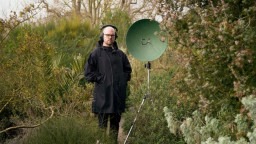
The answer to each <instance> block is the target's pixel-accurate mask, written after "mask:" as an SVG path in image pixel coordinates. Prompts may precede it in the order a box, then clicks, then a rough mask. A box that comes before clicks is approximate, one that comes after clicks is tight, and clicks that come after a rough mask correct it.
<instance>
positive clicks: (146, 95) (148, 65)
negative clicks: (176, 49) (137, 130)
mask: <svg viewBox="0 0 256 144" xmlns="http://www.w3.org/2000/svg"><path fill="white" fill-rule="evenodd" d="M145 67H146V68H147V69H148V89H147V93H146V94H145V96H144V98H143V100H142V102H141V104H140V107H139V109H138V111H137V113H136V116H135V118H134V120H133V123H132V126H131V128H130V130H129V132H128V134H127V136H126V138H125V141H124V144H126V142H127V140H128V138H129V136H130V134H131V131H132V129H133V126H134V124H135V122H136V120H137V117H138V114H139V112H140V110H141V108H142V105H143V104H144V101H145V99H146V98H147V97H148V96H149V95H150V92H149V77H150V71H149V70H150V68H151V64H150V62H148V63H147V64H145Z"/></svg>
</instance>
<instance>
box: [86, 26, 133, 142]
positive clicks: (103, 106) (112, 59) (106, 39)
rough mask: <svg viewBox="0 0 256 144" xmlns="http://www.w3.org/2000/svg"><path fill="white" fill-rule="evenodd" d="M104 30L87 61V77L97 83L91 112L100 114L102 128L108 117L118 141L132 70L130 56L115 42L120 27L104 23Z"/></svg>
mask: <svg viewBox="0 0 256 144" xmlns="http://www.w3.org/2000/svg"><path fill="white" fill-rule="evenodd" d="M101 30H102V33H101V36H100V40H99V41H98V44H97V46H96V48H95V49H94V50H93V51H92V53H91V54H90V55H89V58H88V60H87V62H86V66H85V78H86V80H87V81H89V82H94V84H95V87H94V93H93V96H94V97H93V102H92V112H93V113H95V114H97V115H98V121H99V127H100V128H107V122H108V118H109V119H110V130H111V131H112V132H113V133H114V135H115V138H116V140H117V138H118V130H119V122H120V120H121V114H122V113H123V112H124V110H125V100H126V87H127V81H129V80H130V78H131V72H132V69H131V65H130V62H129V60H128V58H127V56H126V55H125V53H123V52H122V51H121V50H119V49H118V46H117V43H116V41H115V40H116V38H117V28H116V27H115V26H113V25H105V26H103V27H102V29H101Z"/></svg>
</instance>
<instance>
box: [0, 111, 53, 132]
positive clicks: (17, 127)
mask: <svg viewBox="0 0 256 144" xmlns="http://www.w3.org/2000/svg"><path fill="white" fill-rule="evenodd" d="M47 109H50V110H51V115H50V116H49V117H48V118H47V119H46V120H44V121H42V122H40V123H39V124H35V125H21V126H14V127H9V128H6V129H4V130H2V131H0V134H1V133H4V132H7V131H9V130H13V129H20V128H35V127H38V126H40V125H42V124H44V123H45V122H47V121H48V120H49V119H51V118H52V117H53V115H54V110H53V107H49V108H47Z"/></svg>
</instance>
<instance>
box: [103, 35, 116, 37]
mask: <svg viewBox="0 0 256 144" xmlns="http://www.w3.org/2000/svg"><path fill="white" fill-rule="evenodd" d="M104 35H105V36H107V37H115V36H116V35H111V34H104Z"/></svg>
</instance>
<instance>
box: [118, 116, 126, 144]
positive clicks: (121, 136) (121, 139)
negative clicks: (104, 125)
mask: <svg viewBox="0 0 256 144" xmlns="http://www.w3.org/2000/svg"><path fill="white" fill-rule="evenodd" d="M123 123H124V120H123V119H121V121H120V127H119V132H118V143H119V144H123V143H124V141H125V138H126V135H125V134H124V131H123V127H122V126H123Z"/></svg>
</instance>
